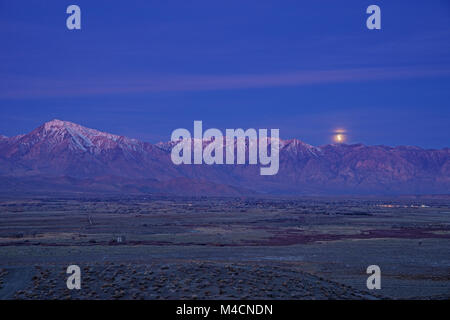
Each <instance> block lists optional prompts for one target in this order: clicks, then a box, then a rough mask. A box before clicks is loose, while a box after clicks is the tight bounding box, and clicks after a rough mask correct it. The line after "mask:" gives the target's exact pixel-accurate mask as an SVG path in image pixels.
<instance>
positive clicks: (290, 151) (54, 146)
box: [0, 120, 450, 196]
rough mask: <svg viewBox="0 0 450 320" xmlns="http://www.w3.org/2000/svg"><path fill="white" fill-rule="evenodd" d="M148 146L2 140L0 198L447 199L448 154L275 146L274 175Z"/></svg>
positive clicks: (55, 138) (74, 128)
mask: <svg viewBox="0 0 450 320" xmlns="http://www.w3.org/2000/svg"><path fill="white" fill-rule="evenodd" d="M173 146H174V142H162V143H158V144H151V143H147V142H142V141H139V140H136V139H130V138H127V137H123V136H119V135H114V134H109V133H105V132H100V131H97V130H94V129H89V128H85V127H83V126H81V125H78V124H75V123H72V122H68V121H61V120H53V121H50V122H47V123H45V124H43V125H41V126H40V127H38V128H36V129H35V130H33V131H32V132H30V133H28V134H25V135H19V136H15V137H10V138H8V137H5V136H0V192H12V193H15V192H16V193H20V192H63V191H64V192H91V193H110V192H111V193H130V194H131V193H133V194H134V193H151V194H155V193H156V194H177V195H196V196H201V195H225V196H239V195H243V194H284V195H337V194H358V195H364V194H386V195H395V194H433V193H438V194H447V193H450V149H449V148H444V149H440V150H431V149H422V148H419V147H414V146H398V147H389V146H382V145H380V146H366V145H363V144H352V145H347V144H330V145H324V146H320V147H316V146H312V145H309V144H307V143H304V142H302V141H300V140H297V139H291V140H280V169H279V172H278V174H277V175H274V176H261V175H260V174H259V165H257V166H255V165H178V166H177V165H174V164H173V163H172V161H171V158H170V153H171V149H172V148H173Z"/></svg>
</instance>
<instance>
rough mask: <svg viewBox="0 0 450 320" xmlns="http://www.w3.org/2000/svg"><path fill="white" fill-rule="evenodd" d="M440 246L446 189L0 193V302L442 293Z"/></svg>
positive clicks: (449, 218)
mask: <svg viewBox="0 0 450 320" xmlns="http://www.w3.org/2000/svg"><path fill="white" fill-rule="evenodd" d="M449 253H450V199H449V198H448V197H404V198H396V199H393V198H364V199H363V198H355V197H347V198H344V197H340V198H313V197H310V198H247V197H245V198H244V197H243V198H239V197H236V198H182V197H163V196H158V197H153V196H146V197H144V196H139V197H126V196H121V197H118V196H114V197H113V196H102V197H93V196H83V197H82V196H77V197H74V196H58V197H57V198H56V197H55V198H51V197H43V196H36V197H31V196H29V197H22V198H17V197H6V196H4V197H2V198H1V199H0V299H403V298H414V299H430V298H434V299H449V298H450V254H449ZM72 264H76V265H79V266H80V268H81V282H82V288H81V290H73V291H70V290H68V289H67V287H66V280H67V277H68V275H67V274H66V268H67V267H68V266H69V265H72ZM369 265H378V266H380V268H381V290H371V291H369V290H367V288H366V280H367V277H368V275H367V274H366V268H367V267H368V266H369Z"/></svg>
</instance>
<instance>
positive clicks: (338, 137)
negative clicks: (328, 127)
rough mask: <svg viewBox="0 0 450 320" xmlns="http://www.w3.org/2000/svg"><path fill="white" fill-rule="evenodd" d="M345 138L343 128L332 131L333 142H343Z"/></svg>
mask: <svg viewBox="0 0 450 320" xmlns="http://www.w3.org/2000/svg"><path fill="white" fill-rule="evenodd" d="M346 138H347V137H346V135H345V131H344V130H342V129H340V130H336V131H335V132H334V135H333V140H334V142H335V143H344V142H345V140H346Z"/></svg>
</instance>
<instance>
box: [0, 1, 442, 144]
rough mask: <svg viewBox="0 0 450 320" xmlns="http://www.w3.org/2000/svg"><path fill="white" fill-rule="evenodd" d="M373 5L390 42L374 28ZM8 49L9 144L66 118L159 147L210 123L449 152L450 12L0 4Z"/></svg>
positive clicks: (274, 5) (258, 5)
mask: <svg viewBox="0 0 450 320" xmlns="http://www.w3.org/2000/svg"><path fill="white" fill-rule="evenodd" d="M70 4H77V5H79V6H80V7H81V10H82V30H81V31H69V30H67V29H66V23H65V21H66V18H67V14H66V12H65V11H66V8H67V6H68V5H70ZM370 4H377V5H379V6H380V7H381V11H382V30H374V31H370V30H368V29H367V28H366V23H365V21H366V18H367V17H368V15H367V14H366V13H365V10H366V8H367V6H368V5H370ZM0 48H1V50H0V134H4V135H7V136H12V135H16V134H20V133H26V132H29V131H31V130H32V129H33V128H35V127H37V126H39V125H40V124H42V123H43V122H45V121H48V120H51V119H53V118H59V119H62V120H70V121H73V122H77V123H80V124H82V125H85V126H89V127H93V128H97V129H100V130H103V131H108V132H112V133H116V134H121V135H127V136H130V137H134V138H139V139H142V140H145V141H149V142H157V141H161V140H169V139H170V134H171V132H172V130H174V129H176V128H179V127H185V128H188V129H190V130H192V125H193V121H194V120H203V121H204V126H205V127H217V128H219V129H225V128H236V127H242V128H248V127H254V128H280V135H281V137H282V138H299V139H301V140H304V141H305V142H308V143H311V144H314V145H322V144H326V143H329V142H330V136H331V133H332V132H333V130H335V129H337V128H345V129H346V130H347V132H348V135H349V140H348V142H351V143H356V142H362V143H365V144H387V145H418V146H422V147H426V148H441V147H449V146H450V139H449V138H450V1H448V0H429V1H422V0H421V1H419V0H417V1H411V0H409V1H406V0H405V1H400V0H389V1H380V0H373V1H372V0H371V1H363V0H355V1H350V0H345V1H336V0H328V1H325V0H323V1H320V0H317V1H316V0H314V1H313V0H309V1H299V0H296V1H261V0H258V1H242V0H241V1H230V0H227V1H222V0H220V1H219V0H207V1H149V0H147V1H133V0H128V1H120V0H118V1H100V0H95V1H94V0H89V1H83V0H73V1H62V0H55V1H42V0H33V1H31V0H26V1H24V0H15V1H10V0H0Z"/></svg>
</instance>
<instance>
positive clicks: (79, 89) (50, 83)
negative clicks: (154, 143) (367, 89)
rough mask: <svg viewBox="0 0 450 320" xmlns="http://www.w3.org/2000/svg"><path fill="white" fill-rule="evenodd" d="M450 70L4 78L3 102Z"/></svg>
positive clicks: (325, 81) (236, 87)
mask: <svg viewBox="0 0 450 320" xmlns="http://www.w3.org/2000/svg"><path fill="white" fill-rule="evenodd" d="M449 75H450V68H426V67H421V68H417V67H415V68H406V67H401V68H361V69H337V70H305V71H297V72H292V73H280V74H240V75H217V76H216V75H182V76H154V75H150V76H147V77H142V76H136V77H129V78H123V77H117V78H95V77H89V78H88V80H86V81H84V80H82V79H78V80H73V79H61V80H58V79H46V78H30V77H27V78H25V77H17V76H15V77H10V78H9V79H8V76H3V77H2V83H1V84H0V98H2V99H30V98H45V97H70V96H91V95H111V94H132V93H154V92H177V91H180V92H182V91H214V90H239V89H251V88H276V87H295V86H305V85H320V84H332V83H357V82H366V81H380V80H396V79H398V80H401V79H414V78H427V77H446V76H449Z"/></svg>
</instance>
